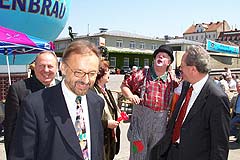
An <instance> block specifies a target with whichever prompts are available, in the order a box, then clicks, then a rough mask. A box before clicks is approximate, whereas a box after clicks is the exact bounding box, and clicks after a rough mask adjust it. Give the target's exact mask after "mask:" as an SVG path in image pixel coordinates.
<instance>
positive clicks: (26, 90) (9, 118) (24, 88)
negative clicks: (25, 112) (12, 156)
mask: <svg viewBox="0 0 240 160" xmlns="http://www.w3.org/2000/svg"><path fill="white" fill-rule="evenodd" d="M32 69H33V70H34V73H35V74H33V75H32V76H31V77H30V78H27V79H24V80H20V81H18V82H16V83H13V84H12V85H11V86H10V87H9V90H8V94H7V97H6V103H5V120H4V144H5V150H6V155H7V157H8V153H9V147H10V143H11V141H12V138H13V133H14V130H15V126H16V120H17V116H18V113H19V110H20V108H21V107H20V106H21V104H22V101H23V99H24V98H25V97H26V96H27V95H29V94H31V93H33V92H36V91H38V90H40V89H43V88H45V87H50V86H53V85H55V84H56V83H58V82H59V81H58V80H56V79H55V75H56V73H57V70H58V67H57V56H56V55H55V53H53V52H51V51H42V52H40V53H39V54H38V55H37V56H36V58H35V65H34V67H33V68H32Z"/></svg>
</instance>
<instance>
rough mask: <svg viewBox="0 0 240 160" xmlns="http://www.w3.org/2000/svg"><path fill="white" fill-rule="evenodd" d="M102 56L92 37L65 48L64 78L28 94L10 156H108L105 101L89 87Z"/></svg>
mask: <svg viewBox="0 0 240 160" xmlns="http://www.w3.org/2000/svg"><path fill="white" fill-rule="evenodd" d="M100 56H101V55H100V52H99V50H98V49H97V48H96V46H95V45H94V44H92V43H90V42H88V41H83V40H78V41H77V40H76V41H73V42H72V43H71V44H70V45H69V46H68V47H67V48H66V49H65V51H64V53H63V57H62V62H61V67H60V68H61V71H62V74H63V77H64V78H63V80H62V81H61V83H59V84H57V85H56V86H53V87H49V88H46V89H43V90H40V91H38V92H34V93H32V94H30V95H29V96H27V97H26V98H25V99H24V100H23V102H22V104H21V109H20V113H19V116H18V119H17V125H16V129H15V135H14V136H13V140H12V143H11V147H10V152H9V160H26V159H31V160H40V159H46V160H89V159H90V160H102V159H103V126H102V122H101V118H102V112H103V107H104V101H103V99H102V98H101V97H99V96H98V95H97V94H96V93H94V92H93V91H91V90H89V89H90V88H91V87H93V85H94V82H95V79H96V76H97V73H98V70H99V62H100ZM45 76H46V75H45Z"/></svg>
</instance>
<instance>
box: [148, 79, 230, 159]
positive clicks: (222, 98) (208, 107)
mask: <svg viewBox="0 0 240 160" xmlns="http://www.w3.org/2000/svg"><path fill="white" fill-rule="evenodd" d="M188 87H189V84H187V83H184V85H183V90H182V92H181V95H180V97H179V100H178V102H177V104H176V109H175V110H174V112H173V116H172V117H171V119H170V121H169V124H168V128H167V132H166V134H165V136H164V137H163V138H162V139H161V140H160V141H159V142H158V143H157V144H156V145H155V147H154V148H153V149H152V151H151V158H150V159H151V160H162V159H166V157H167V154H168V150H169V148H170V146H171V140H172V134H173V128H174V124H175V120H176V118H177V115H178V112H179V110H180V107H181V104H182V102H183V100H184V98H185V95H186V91H187V89H188ZM229 124H230V113H229V101H228V98H227V95H226V94H225V93H224V92H223V91H222V90H221V89H220V88H219V87H217V86H216V84H215V83H214V82H213V81H212V79H211V78H209V79H208V80H207V82H206V84H205V85H204V86H203V88H202V90H201V92H200V94H199V95H198V97H197V99H196V100H195V102H194V104H193V106H192V108H191V109H190V111H189V113H188V115H187V117H186V119H185V121H184V122H183V125H182V128H181V133H180V137H181V138H180V145H179V160H193V159H194V160H227V157H228V150H229V148H228V139H229Z"/></svg>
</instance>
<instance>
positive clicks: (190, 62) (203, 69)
mask: <svg viewBox="0 0 240 160" xmlns="http://www.w3.org/2000/svg"><path fill="white" fill-rule="evenodd" d="M186 53H187V56H186V59H185V62H186V65H187V66H195V67H196V68H197V70H198V72H200V73H208V72H209V71H210V70H211V69H210V66H209V60H210V57H209V54H208V52H207V51H206V50H205V49H204V48H203V47H201V46H195V45H192V46H190V47H189V48H188V49H187V50H186Z"/></svg>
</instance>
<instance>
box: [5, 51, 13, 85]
mask: <svg viewBox="0 0 240 160" xmlns="http://www.w3.org/2000/svg"><path fill="white" fill-rule="evenodd" d="M6 62H7V70H8V82H9V85H11V84H12V82H11V75H10V67H9V61H8V54H6Z"/></svg>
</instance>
